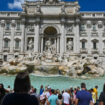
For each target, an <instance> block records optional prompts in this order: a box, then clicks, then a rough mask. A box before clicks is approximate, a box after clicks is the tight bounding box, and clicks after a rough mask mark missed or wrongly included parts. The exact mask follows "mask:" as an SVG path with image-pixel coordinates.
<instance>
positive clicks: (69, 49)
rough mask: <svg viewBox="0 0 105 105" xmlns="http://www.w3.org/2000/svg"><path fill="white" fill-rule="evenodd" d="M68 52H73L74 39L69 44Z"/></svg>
mask: <svg viewBox="0 0 105 105" xmlns="http://www.w3.org/2000/svg"><path fill="white" fill-rule="evenodd" d="M66 48H67V51H72V50H73V41H72V39H70V40H69V41H68V42H67V47H66Z"/></svg>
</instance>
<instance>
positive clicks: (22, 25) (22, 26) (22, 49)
mask: <svg viewBox="0 0 105 105" xmlns="http://www.w3.org/2000/svg"><path fill="white" fill-rule="evenodd" d="M21 31H22V39H21V46H20V47H21V52H22V53H23V52H25V50H26V43H25V38H26V35H25V25H24V21H22V24H21Z"/></svg>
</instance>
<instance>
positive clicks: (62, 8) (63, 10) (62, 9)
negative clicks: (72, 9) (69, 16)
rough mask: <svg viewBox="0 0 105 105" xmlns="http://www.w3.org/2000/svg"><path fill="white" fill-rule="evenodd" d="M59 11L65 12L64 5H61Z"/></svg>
mask: <svg viewBox="0 0 105 105" xmlns="http://www.w3.org/2000/svg"><path fill="white" fill-rule="evenodd" d="M61 13H65V7H64V5H62V7H61Z"/></svg>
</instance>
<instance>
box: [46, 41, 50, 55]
mask: <svg viewBox="0 0 105 105" xmlns="http://www.w3.org/2000/svg"><path fill="white" fill-rule="evenodd" d="M45 51H46V52H48V53H51V41H50V40H47V41H46V43H45Z"/></svg>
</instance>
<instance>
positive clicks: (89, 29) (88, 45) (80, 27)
mask: <svg viewBox="0 0 105 105" xmlns="http://www.w3.org/2000/svg"><path fill="white" fill-rule="evenodd" d="M38 3H39V2H25V3H24V4H23V11H22V12H0V58H1V59H4V58H5V59H6V57H5V56H6V55H7V60H9V59H11V57H12V58H14V57H17V56H20V57H22V56H26V55H27V54H28V45H29V41H28V39H30V38H32V40H33V41H34V45H33V46H34V50H33V53H34V54H38V53H43V52H42V50H43V47H40V46H41V41H42V39H41V37H43V33H44V30H45V29H46V28H47V27H51V26H52V27H54V28H55V29H56V30H57V35H58V36H57V37H59V38H58V39H57V40H59V39H60V42H59V43H60V46H59V45H58V44H57V46H59V47H60V49H58V50H60V51H57V53H59V54H60V55H63V54H68V55H76V56H81V57H82V58H84V57H93V58H95V59H96V58H98V57H100V58H104V56H105V12H80V11H79V8H80V7H79V5H78V2H71V3H68V4H67V3H64V2H60V3H58V4H44V3H43V2H42V3H40V4H39V5H38ZM18 24H20V26H19V27H20V28H19V29H18ZM8 27H9V28H8ZM5 40H6V41H8V45H9V46H7V47H5V43H4V41H5ZM17 40H18V41H19V47H18V48H15V45H16V43H15V42H16V41H17ZM68 40H72V43H73V49H72V50H70V51H67V43H68V42H67V41H68ZM82 43H85V45H82ZM93 43H96V49H93ZM17 45H18V44H17ZM42 45H43V43H42ZM83 46H85V47H84V48H82V47H83ZM94 46H95V45H94ZM57 48H58V47H57Z"/></svg>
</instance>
